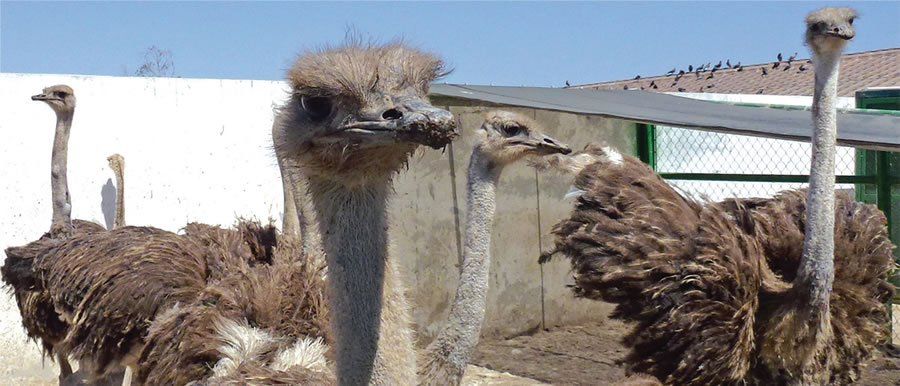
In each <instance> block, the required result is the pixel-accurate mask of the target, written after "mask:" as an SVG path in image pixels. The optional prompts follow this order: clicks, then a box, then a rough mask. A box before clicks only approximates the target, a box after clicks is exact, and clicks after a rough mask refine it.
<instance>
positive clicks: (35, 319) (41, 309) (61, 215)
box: [2, 85, 106, 382]
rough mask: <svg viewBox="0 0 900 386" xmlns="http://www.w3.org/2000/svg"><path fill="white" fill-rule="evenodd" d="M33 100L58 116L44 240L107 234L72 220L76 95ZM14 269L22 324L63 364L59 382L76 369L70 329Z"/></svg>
mask: <svg viewBox="0 0 900 386" xmlns="http://www.w3.org/2000/svg"><path fill="white" fill-rule="evenodd" d="M31 100H33V101H41V102H44V103H46V104H47V105H48V106H50V108H51V109H53V112H54V113H56V130H55V132H54V138H53V150H52V152H51V165H50V169H51V170H50V190H51V202H52V208H53V211H52V217H51V225H50V231H49V232H47V233H45V234H44V235H43V236H41V239H60V238H65V237H67V236H69V235H72V234H73V233H96V232H104V231H105V230H106V229H105V228H103V226H101V225H99V224H97V223H94V222H91V221H84V220H77V219H76V220H72V217H71V213H72V205H71V199H70V196H69V187H68V182H67V159H68V144H69V133H70V131H71V128H72V118H73V117H74V115H75V102H76V99H75V92H74V90H72V88H71V87H69V86H66V85H55V86H50V87H46V88H44V89H43V90H42V92H41V93H40V94H37V95H34V96H32V97H31ZM5 252H6V254H7V256H13V255H15V254H17V253H19V252H23V251H21V250H6V251H5ZM14 268H15V267H13V266H4V267H3V269H2V275H3V281H4V282H5V283H6V284H7V285H10V286H11V287H12V289H13V293H14V295H15V298H16V303H17V305H18V306H19V311H20V313H21V314H22V325H23V327H24V328H25V331H26V333H27V334H28V337H29V338H31V339H33V340H35V341H40V344H41V346H42V349H43V350H42V351H43V355H45V356H49V357H51V358H52V357H54V356H55V357H56V361H57V363H58V364H59V368H60V375H59V379H60V382H62V380H63V379H65V378H66V377H68V376H69V375H71V374H72V367H71V365H70V364H69V361H68V359H67V356H68V354H67V350H66V348H64V347H62V346H60V342H61V341H62V340H63V338H64V337H65V333H66V330H67V328H68V326H67V325H66V323H65V322H64V321H62V320H61V319H60V317H59V315H58V314H57V313H56V311H55V310H54V309H53V304H52V302H51V301H50V299H49V297H48V296H49V295H48V294H47V293H46V292H43V291H38V292H34V291H29V290H27V289H26V288H24V287H21V286H16V285H13V284H12V281H11V277H10V276H11V275H15V273H14V271H13V270H14Z"/></svg>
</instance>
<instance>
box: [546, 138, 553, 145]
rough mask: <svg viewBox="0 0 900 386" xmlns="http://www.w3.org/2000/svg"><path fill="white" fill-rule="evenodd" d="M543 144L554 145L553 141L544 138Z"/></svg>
mask: <svg viewBox="0 0 900 386" xmlns="http://www.w3.org/2000/svg"><path fill="white" fill-rule="evenodd" d="M544 142H547V143H549V144H551V145H556V142H554V141H553V140H552V139H550V138H544Z"/></svg>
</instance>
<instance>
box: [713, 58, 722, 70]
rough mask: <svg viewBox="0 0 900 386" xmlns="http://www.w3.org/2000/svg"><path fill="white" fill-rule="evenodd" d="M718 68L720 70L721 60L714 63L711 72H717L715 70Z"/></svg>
mask: <svg viewBox="0 0 900 386" xmlns="http://www.w3.org/2000/svg"><path fill="white" fill-rule="evenodd" d="M719 68H722V61H721V60H720V61H719V63H716V65H715V66H713V70H717V69H719Z"/></svg>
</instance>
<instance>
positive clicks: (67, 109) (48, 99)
mask: <svg viewBox="0 0 900 386" xmlns="http://www.w3.org/2000/svg"><path fill="white" fill-rule="evenodd" d="M31 100H33V101H41V102H44V103H46V104H47V105H49V106H50V108H51V109H53V111H54V112H56V114H57V115H59V114H60V113H71V112H73V111H75V92H74V91H72V88H71V87H69V86H66V85H64V84H58V85H56V86H50V87H47V88H44V90H43V92H42V93H40V94H37V95H32V96H31Z"/></svg>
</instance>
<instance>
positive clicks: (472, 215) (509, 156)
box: [419, 111, 570, 385]
mask: <svg viewBox="0 0 900 386" xmlns="http://www.w3.org/2000/svg"><path fill="white" fill-rule="evenodd" d="M542 131H543V130H542V129H541V127H540V126H539V125H538V124H537V123H536V122H534V121H532V120H530V119H528V118H526V117H524V116H521V115H519V114H514V113H510V112H506V111H494V112H490V113H488V115H487V118H486V119H485V121H484V123H483V124H482V126H481V128H480V129H479V130H478V132H477V135H478V142H477V144H476V145H475V148H474V150H473V151H472V155H471V157H470V158H469V169H468V181H467V185H466V189H467V192H468V193H467V194H468V198H467V204H466V230H465V232H466V236H465V247H464V252H463V263H462V270H461V273H460V277H459V286H458V287H457V289H456V298H455V300H454V302H453V304H452V305H451V308H450V315H449V317H448V321H447V323H446V325H445V326H444V327H443V328H442V329H441V331H440V332H439V333H438V336H437V337H436V338H435V339H434V341H432V342H431V343H430V344H429V345H428V347H427V348H426V350H425V353H424V355H422V356H421V360H422V364H421V365H420V368H419V383H420V384H454V385H458V384H460V382H461V381H462V376H463V373H464V372H465V369H466V366H467V365H468V360H469V358H470V357H471V355H472V350H473V349H474V348H475V345H476V344H477V343H478V336H479V333H480V331H481V324H482V322H483V321H484V307H485V297H486V296H487V287H488V269H489V267H490V245H491V224H492V223H493V220H494V210H495V208H496V202H495V201H496V198H495V196H496V189H497V183H498V181H499V179H500V173H502V172H503V168H504V167H505V166H506V165H509V164H511V163H513V162H515V161H517V160H520V159H523V158H525V157H526V156H533V155H538V156H543V155H549V154H557V153H562V154H568V153H569V152H570V150H569V148H568V147H567V146H565V145H562V144H560V143H559V142H557V141H555V140H554V139H552V138H550V137H547V136H546V135H544V134H543V133H542Z"/></svg>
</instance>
